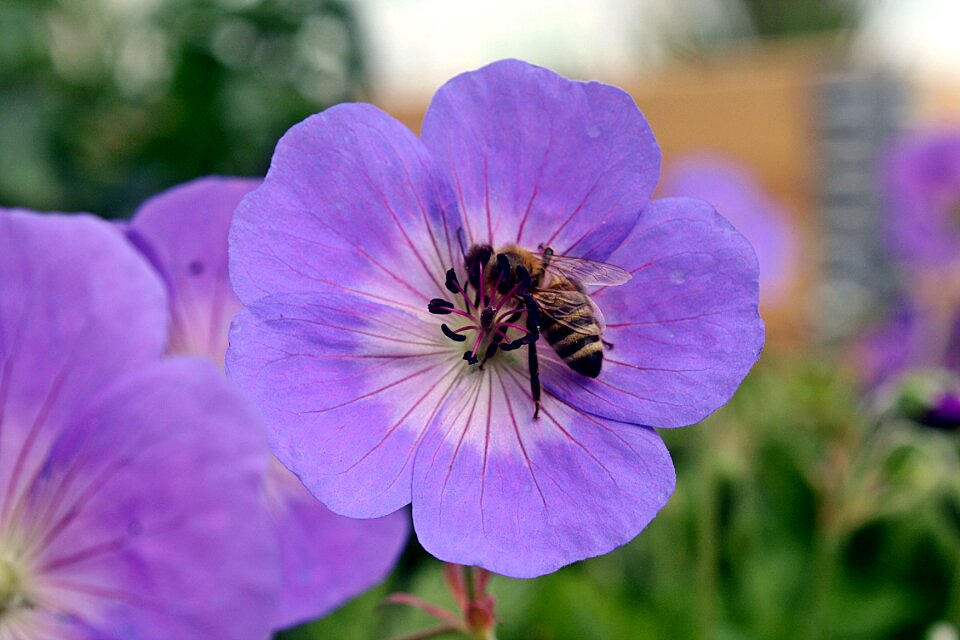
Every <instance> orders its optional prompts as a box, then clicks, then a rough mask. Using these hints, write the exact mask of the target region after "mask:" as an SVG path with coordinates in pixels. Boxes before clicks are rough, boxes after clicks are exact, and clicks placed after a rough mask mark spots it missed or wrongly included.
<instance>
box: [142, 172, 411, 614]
mask: <svg viewBox="0 0 960 640" xmlns="http://www.w3.org/2000/svg"><path fill="white" fill-rule="evenodd" d="M259 184H260V181H259V180H244V179H239V178H204V179H200V180H195V181H193V182H190V183H188V184H185V185H181V186H179V187H176V188H174V189H171V190H169V191H166V192H164V193H162V194H160V195H158V196H156V197H154V198H152V199H151V200H149V201H147V202H146V203H145V204H144V205H143V206H142V207H141V208H140V209H139V210H138V211H137V213H136V215H135V216H134V218H133V220H132V222H131V224H130V230H129V231H128V236H129V237H130V238H131V239H132V240H133V241H134V243H135V244H136V245H137V246H138V247H140V248H141V249H142V250H143V251H144V253H146V254H147V255H148V256H149V257H150V259H151V262H152V263H153V264H154V266H155V267H156V268H157V270H158V271H159V273H160V274H161V275H162V276H163V279H164V281H165V283H166V285H167V291H168V292H169V297H170V317H171V329H170V341H169V346H168V350H169V351H171V352H184V353H192V354H196V355H202V356H207V357H209V358H211V359H213V360H214V361H215V362H216V363H217V364H218V366H222V364H223V355H224V352H225V351H226V343H227V330H228V329H229V326H230V321H231V320H232V319H233V316H234V314H235V313H236V312H237V311H238V310H239V309H240V308H241V306H242V305H241V304H240V301H239V300H238V299H237V297H236V295H234V293H233V289H232V288H231V286H230V280H229V278H228V276H227V233H228V231H229V229H230V220H231V218H232V217H233V210H234V209H235V208H236V206H237V203H238V202H239V201H240V199H241V198H242V197H243V196H244V195H246V194H247V193H248V192H249V191H250V190H252V189H254V188H255V187H257V186H258V185H259ZM261 428H262V427H261ZM264 498H265V500H266V504H267V506H268V507H269V510H270V514H271V516H272V523H273V527H274V532H275V536H276V539H277V540H278V541H279V544H280V549H281V552H282V558H281V559H282V569H283V585H282V593H281V596H282V597H281V606H280V609H279V611H278V612H277V614H276V616H275V618H274V628H283V627H287V626H290V625H293V624H296V623H298V622H302V621H304V620H307V619H310V618H316V617H319V616H320V615H322V614H324V613H327V612H328V611H330V610H331V609H333V608H334V607H336V606H339V605H341V604H343V603H344V602H345V601H346V600H348V599H349V598H351V597H353V596H355V595H357V594H359V593H360V592H362V591H364V590H366V589H368V588H369V587H371V586H373V585H374V584H375V583H377V582H379V581H380V580H381V579H382V578H383V577H384V576H385V575H386V574H387V572H389V571H390V569H391V568H392V567H393V564H394V562H395V561H396V558H397V555H398V554H399V553H400V550H401V549H402V547H403V544H404V542H405V541H406V538H407V534H408V522H407V516H406V514H405V513H403V512H398V513H394V514H391V515H389V516H386V517H384V518H379V519H376V520H362V521H361V520H354V519H352V518H346V517H343V516H339V515H336V514H334V513H332V512H331V511H330V510H328V509H327V508H326V507H324V506H323V505H322V504H321V503H320V502H318V501H317V500H316V498H314V497H313V496H312V495H310V493H309V492H308V491H307V490H306V489H305V488H304V486H303V484H302V483H301V482H300V481H299V480H298V479H297V478H296V476H294V475H293V474H292V473H290V472H289V471H288V470H286V469H285V468H284V467H283V466H282V465H281V464H280V463H279V462H277V461H276V459H273V461H272V464H271V469H270V473H269V475H268V476H267V481H266V488H265V490H264Z"/></svg>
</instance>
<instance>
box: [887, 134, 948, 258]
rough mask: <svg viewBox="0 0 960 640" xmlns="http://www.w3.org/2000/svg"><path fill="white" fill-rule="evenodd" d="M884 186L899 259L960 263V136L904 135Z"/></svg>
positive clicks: (891, 159)
mask: <svg viewBox="0 0 960 640" xmlns="http://www.w3.org/2000/svg"><path fill="white" fill-rule="evenodd" d="M884 181H885V186H886V194H887V198H888V202H887V213H888V232H889V239H890V243H891V246H892V248H893V249H894V251H895V252H896V254H897V256H898V257H899V258H900V259H902V260H903V261H905V262H906V263H907V264H909V265H913V266H917V267H927V266H943V265H944V264H946V263H950V262H956V261H958V260H960V131H925V132H913V133H909V134H906V135H904V136H903V137H901V138H900V139H899V140H897V141H896V142H895V144H894V145H892V147H891V149H890V151H889V153H888V156H887V162H886V165H885V172H884Z"/></svg>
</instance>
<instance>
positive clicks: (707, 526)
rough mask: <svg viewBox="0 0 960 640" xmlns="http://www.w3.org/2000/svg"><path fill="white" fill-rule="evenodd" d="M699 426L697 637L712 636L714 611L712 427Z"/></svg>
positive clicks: (714, 501) (714, 513) (713, 426)
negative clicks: (699, 480) (699, 481)
mask: <svg viewBox="0 0 960 640" xmlns="http://www.w3.org/2000/svg"><path fill="white" fill-rule="evenodd" d="M705 427H706V428H704V426H701V427H700V429H701V433H702V435H701V438H700V455H699V458H700V465H701V469H700V477H701V483H700V492H701V495H700V508H699V509H698V510H697V516H698V517H697V637H698V638H699V639H700V640H710V639H711V638H713V637H714V636H715V629H716V609H717V536H718V531H717V517H718V514H717V488H718V483H717V471H716V468H715V467H714V464H713V461H712V458H711V455H710V453H711V451H713V447H712V446H711V445H712V442H713V438H712V437H711V435H710V434H711V432H712V431H713V429H714V428H717V427H716V426H715V425H705Z"/></svg>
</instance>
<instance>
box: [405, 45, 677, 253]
mask: <svg viewBox="0 0 960 640" xmlns="http://www.w3.org/2000/svg"><path fill="white" fill-rule="evenodd" d="M423 141H424V144H426V145H427V147H428V148H429V149H430V151H431V152H432V153H433V154H434V156H435V157H436V158H437V159H438V160H439V161H440V162H442V163H443V164H444V165H445V166H446V167H448V168H449V169H451V170H452V172H453V178H454V188H455V190H456V192H457V195H458V198H459V201H460V207H461V211H463V215H464V224H465V226H466V230H467V231H468V233H469V236H470V239H471V240H472V241H473V242H488V243H490V244H492V245H494V246H500V245H502V244H504V243H508V242H516V243H517V244H520V245H522V246H527V247H533V248H535V247H536V246H537V245H539V244H540V243H544V244H547V245H550V246H552V247H553V248H554V249H555V250H556V251H557V252H558V253H561V254H562V253H568V254H570V255H576V256H580V257H586V258H593V259H597V260H603V259H604V258H606V257H607V256H608V255H609V254H610V252H611V251H613V249H615V248H616V247H617V245H619V244H620V242H621V241H622V240H623V238H624V237H625V236H626V235H627V233H628V232H629V231H630V229H631V227H632V226H633V224H634V222H635V221H636V217H637V213H638V212H639V211H640V210H641V209H642V208H643V206H644V205H645V204H646V203H647V200H648V199H649V198H650V195H651V194H652V193H653V189H654V186H655V185H656V182H657V178H658V176H659V171H660V149H659V147H658V146H657V143H656V141H655V140H654V137H653V133H652V132H651V131H650V127H649V126H648V125H647V122H646V120H644V118H643V115H642V114H641V113H640V111H639V110H638V109H637V107H636V105H635V104H634V102H633V99H632V98H631V97H630V96H629V95H627V94H626V93H625V92H623V91H621V90H620V89H617V88H615V87H611V86H608V85H604V84H600V83H597V82H573V81H570V80H567V79H566V78H563V77H561V76H559V75H557V74H555V73H553V72H552V71H550V70H548V69H544V68H541V67H535V66H533V65H529V64H527V63H524V62H520V61H517V60H504V61H501V62H495V63H493V64H491V65H488V66H486V67H483V68H482V69H479V70H477V71H473V72H469V73H464V74H461V75H459V76H457V77H455V78H453V79H452V80H450V81H449V82H447V83H446V84H445V85H444V86H443V87H441V88H440V90H439V91H438V92H437V94H436V95H435V96H434V98H433V102H432V103H431V104H430V108H429V110H428V111H427V115H426V118H425V120H424V123H423Z"/></svg>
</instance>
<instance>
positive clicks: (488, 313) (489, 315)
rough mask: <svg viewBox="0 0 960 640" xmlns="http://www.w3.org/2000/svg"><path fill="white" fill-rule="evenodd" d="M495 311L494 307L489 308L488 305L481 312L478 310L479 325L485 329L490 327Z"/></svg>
mask: <svg viewBox="0 0 960 640" xmlns="http://www.w3.org/2000/svg"><path fill="white" fill-rule="evenodd" d="M495 313H496V309H491V308H490V307H487V308H486V309H484V310H483V311H481V312H480V326H481V327H484V328H487V329H488V328H490V323H491V322H493V318H494V314H495Z"/></svg>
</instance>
